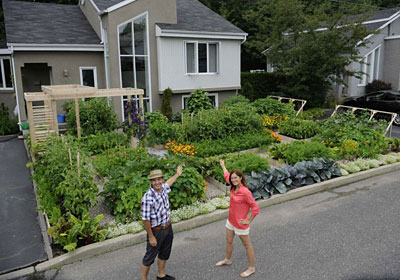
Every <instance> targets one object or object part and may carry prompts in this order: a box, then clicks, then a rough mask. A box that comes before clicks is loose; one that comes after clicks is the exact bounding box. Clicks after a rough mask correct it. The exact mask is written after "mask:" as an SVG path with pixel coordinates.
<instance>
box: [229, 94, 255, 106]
mask: <svg viewBox="0 0 400 280" xmlns="http://www.w3.org/2000/svg"><path fill="white" fill-rule="evenodd" d="M249 102H250V100H249V99H247V98H246V97H245V96H243V95H241V94H238V95H235V96H231V97H229V98H228V99H226V100H225V101H224V103H223V104H222V106H231V105H233V104H237V103H239V104H242V103H244V104H248V103H249Z"/></svg>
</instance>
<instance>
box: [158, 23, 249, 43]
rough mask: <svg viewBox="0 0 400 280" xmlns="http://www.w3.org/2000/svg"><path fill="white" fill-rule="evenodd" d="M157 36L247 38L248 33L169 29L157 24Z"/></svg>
mask: <svg viewBox="0 0 400 280" xmlns="http://www.w3.org/2000/svg"><path fill="white" fill-rule="evenodd" d="M156 36H157V37H185V38H202V39H203V38H204V39H233V40H245V39H246V37H247V33H232V32H209V31H186V30H185V31H183V30H167V29H161V27H159V26H156Z"/></svg>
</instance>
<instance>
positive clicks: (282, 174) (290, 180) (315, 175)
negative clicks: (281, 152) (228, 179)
mask: <svg viewBox="0 0 400 280" xmlns="http://www.w3.org/2000/svg"><path fill="white" fill-rule="evenodd" d="M341 175H342V174H341V171H340V168H339V167H338V166H337V165H336V164H335V161H334V160H332V159H324V158H314V159H313V160H312V161H302V162H298V163H296V164H295V165H294V166H293V167H292V166H286V167H285V168H272V169H271V170H267V171H262V172H258V173H257V172H252V173H251V175H249V176H246V180H247V183H248V186H249V189H250V190H251V191H252V193H253V196H254V198H255V199H258V198H264V199H266V198H269V197H271V196H272V195H274V194H277V193H286V192H287V191H289V190H290V189H294V188H299V187H302V186H305V185H310V184H314V183H319V182H322V181H325V180H328V179H331V178H334V177H338V176H341Z"/></svg>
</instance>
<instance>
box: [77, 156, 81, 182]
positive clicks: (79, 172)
mask: <svg viewBox="0 0 400 280" xmlns="http://www.w3.org/2000/svg"><path fill="white" fill-rule="evenodd" d="M76 162H77V164H78V178H80V177H81V171H80V166H79V165H80V162H79V152H78V154H77V155H76Z"/></svg>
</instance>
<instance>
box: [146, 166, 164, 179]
mask: <svg viewBox="0 0 400 280" xmlns="http://www.w3.org/2000/svg"><path fill="white" fill-rule="evenodd" d="M160 177H164V175H163V174H162V171H161V170H160V169H156V170H152V171H150V175H149V180H153V179H156V178H160Z"/></svg>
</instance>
